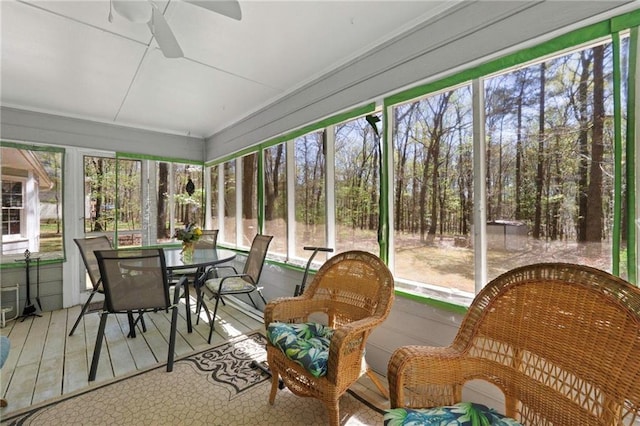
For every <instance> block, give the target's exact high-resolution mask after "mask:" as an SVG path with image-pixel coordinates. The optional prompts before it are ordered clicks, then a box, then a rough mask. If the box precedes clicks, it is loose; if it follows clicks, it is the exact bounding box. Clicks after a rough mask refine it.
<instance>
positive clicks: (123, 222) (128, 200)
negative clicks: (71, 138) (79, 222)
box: [84, 156, 142, 247]
mask: <svg viewBox="0 0 640 426" xmlns="http://www.w3.org/2000/svg"><path fill="white" fill-rule="evenodd" d="M140 173H141V164H140V161H139V160H123V159H116V158H112V157H102V156H85V157H84V177H85V188H84V189H85V195H84V201H85V214H84V218H85V219H84V224H85V225H84V231H85V233H86V234H91V235H96V234H105V235H108V236H109V237H110V238H111V239H113V238H114V236H115V233H116V230H117V234H118V241H117V247H126V246H140V245H142V235H141V228H142V210H141V206H142V200H141V185H142V179H141V174H140ZM114 245H116V244H115V243H114Z"/></svg>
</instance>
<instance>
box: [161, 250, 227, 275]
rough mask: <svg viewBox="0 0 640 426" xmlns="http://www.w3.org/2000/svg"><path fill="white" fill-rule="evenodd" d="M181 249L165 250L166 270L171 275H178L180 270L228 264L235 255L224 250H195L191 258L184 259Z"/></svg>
mask: <svg viewBox="0 0 640 426" xmlns="http://www.w3.org/2000/svg"><path fill="white" fill-rule="evenodd" d="M181 251H182V248H180V247H176V248H165V249H164V257H165V261H166V263H167V270H169V272H171V273H173V274H180V270H183V269H192V268H206V267H207V266H213V265H217V264H219V263H225V262H229V261H230V260H233V259H234V258H235V257H236V253H235V252H234V251H231V250H225V249H203V248H196V249H195V250H194V251H193V256H192V257H191V258H185V257H184V256H183V255H182V253H181Z"/></svg>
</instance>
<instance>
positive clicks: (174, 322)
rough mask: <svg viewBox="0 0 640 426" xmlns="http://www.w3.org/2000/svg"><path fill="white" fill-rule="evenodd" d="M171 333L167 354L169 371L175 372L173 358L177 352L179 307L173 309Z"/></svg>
mask: <svg viewBox="0 0 640 426" xmlns="http://www.w3.org/2000/svg"><path fill="white" fill-rule="evenodd" d="M171 311H172V312H171V331H170V334H169V353H168V354H167V371H169V372H171V371H173V357H174V353H175V350H176V328H177V324H178V306H176V305H173V307H172V308H171Z"/></svg>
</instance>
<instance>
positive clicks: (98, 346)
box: [89, 312, 109, 382]
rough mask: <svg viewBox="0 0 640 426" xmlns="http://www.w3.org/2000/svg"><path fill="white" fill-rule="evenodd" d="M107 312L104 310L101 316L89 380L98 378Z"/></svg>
mask: <svg viewBox="0 0 640 426" xmlns="http://www.w3.org/2000/svg"><path fill="white" fill-rule="evenodd" d="M108 316H109V315H108V314H107V312H103V313H102V314H101V316H100V325H99V326H98V335H97V336H96V346H95V348H94V349H93V359H92V360H91V369H90V370H89V381H90V382H93V381H94V380H95V379H96V372H97V371H98V361H99V360H100V350H101V349H102V340H103V339H104V328H105V326H106V325H107V317H108Z"/></svg>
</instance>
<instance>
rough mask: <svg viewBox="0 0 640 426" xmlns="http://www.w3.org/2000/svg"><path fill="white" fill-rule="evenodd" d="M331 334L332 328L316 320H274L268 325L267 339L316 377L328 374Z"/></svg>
mask: <svg viewBox="0 0 640 426" xmlns="http://www.w3.org/2000/svg"><path fill="white" fill-rule="evenodd" d="M331 336H333V329H332V328H330V327H327V326H325V325H322V324H317V323H314V322H307V323H302V324H285V323H281V322H274V323H271V324H269V326H268V327H267V339H269V341H270V342H271V344H272V345H273V346H275V347H277V348H279V349H280V350H281V351H282V352H283V353H284V354H285V355H286V356H287V358H289V359H290V360H292V361H294V362H297V363H298V364H300V365H301V366H303V367H304V368H305V369H306V370H307V371H308V372H309V373H311V374H312V375H313V376H315V377H321V376H324V375H326V374H327V359H328V358H329V344H330V343H331Z"/></svg>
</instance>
